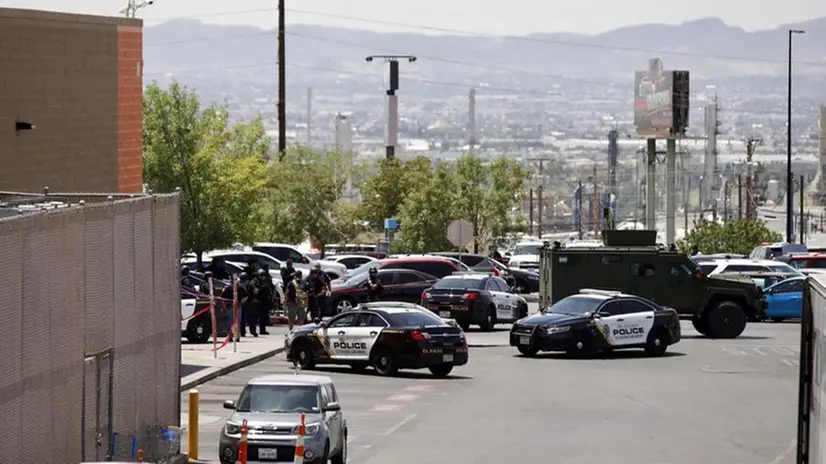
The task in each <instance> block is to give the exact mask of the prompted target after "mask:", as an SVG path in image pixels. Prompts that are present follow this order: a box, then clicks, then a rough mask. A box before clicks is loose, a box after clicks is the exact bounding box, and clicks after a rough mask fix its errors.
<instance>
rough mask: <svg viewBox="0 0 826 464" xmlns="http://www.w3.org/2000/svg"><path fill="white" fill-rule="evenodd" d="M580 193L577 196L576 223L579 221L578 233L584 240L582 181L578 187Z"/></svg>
mask: <svg viewBox="0 0 826 464" xmlns="http://www.w3.org/2000/svg"><path fill="white" fill-rule="evenodd" d="M577 192H578V195H577V197H576V223H577V227H576V228H577V233H578V234H577V235H578V237H579V239H580V240H582V182H581V181H580V182H579V186H578V187H577Z"/></svg>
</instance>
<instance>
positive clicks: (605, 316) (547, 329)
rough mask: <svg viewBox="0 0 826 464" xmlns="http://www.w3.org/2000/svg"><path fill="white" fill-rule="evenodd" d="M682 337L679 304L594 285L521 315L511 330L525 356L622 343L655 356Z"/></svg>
mask: <svg viewBox="0 0 826 464" xmlns="http://www.w3.org/2000/svg"><path fill="white" fill-rule="evenodd" d="M679 341H680V319H679V316H678V315H677V312H676V311H675V310H673V309H670V308H663V307H662V306H659V305H658V304H656V303H654V302H653V301H649V300H647V299H645V298H641V297H638V296H634V295H628V294H624V293H619V292H613V291H606V290H590V289H583V290H580V293H579V294H576V295H571V296H569V297H566V298H563V299H561V300H559V301H558V302H556V303H554V304H553V305H552V307H551V308H550V310H549V311H544V312H542V313H540V314H535V315H532V316H530V317H526V318H524V319H520V320H519V321H517V322H516V323H515V324H514V325H513V328H512V329H511V333H510V345H511V346H515V347H517V348H518V349H519V352H520V353H522V354H523V355H525V356H535V355H536V354H537V353H538V352H540V351H566V352H568V354H572V355H573V354H589V353H596V352H599V351H610V350H613V349H621V348H644V349H645V351H646V353H648V354H649V355H651V356H662V355H664V354H665V351H666V349H667V348H668V346H669V345H673V344H675V343H677V342H679Z"/></svg>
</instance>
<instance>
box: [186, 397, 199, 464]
mask: <svg viewBox="0 0 826 464" xmlns="http://www.w3.org/2000/svg"><path fill="white" fill-rule="evenodd" d="M200 396H201V394H200V393H198V390H196V389H194V388H193V389H192V390H189V427H188V428H189V432H188V434H187V440H188V442H187V443H189V446H188V449H189V459H191V460H193V461H197V460H198V408H199V407H200Z"/></svg>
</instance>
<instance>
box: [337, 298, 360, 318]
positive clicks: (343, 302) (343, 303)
mask: <svg viewBox="0 0 826 464" xmlns="http://www.w3.org/2000/svg"><path fill="white" fill-rule="evenodd" d="M331 306H332V307H333V315H336V314H341V313H343V312H346V311H350V310H352V309H353V308H355V307H356V304H355V302H353V300H351V299H350V298H347V297H342V298H339V299H337V300H335V301H334V302H333V304H332V305H331Z"/></svg>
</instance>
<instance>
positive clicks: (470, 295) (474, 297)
mask: <svg viewBox="0 0 826 464" xmlns="http://www.w3.org/2000/svg"><path fill="white" fill-rule="evenodd" d="M462 299H463V300H467V301H476V300H478V299H479V294H478V293H476V292H470V293H465V294H464V295H462Z"/></svg>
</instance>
